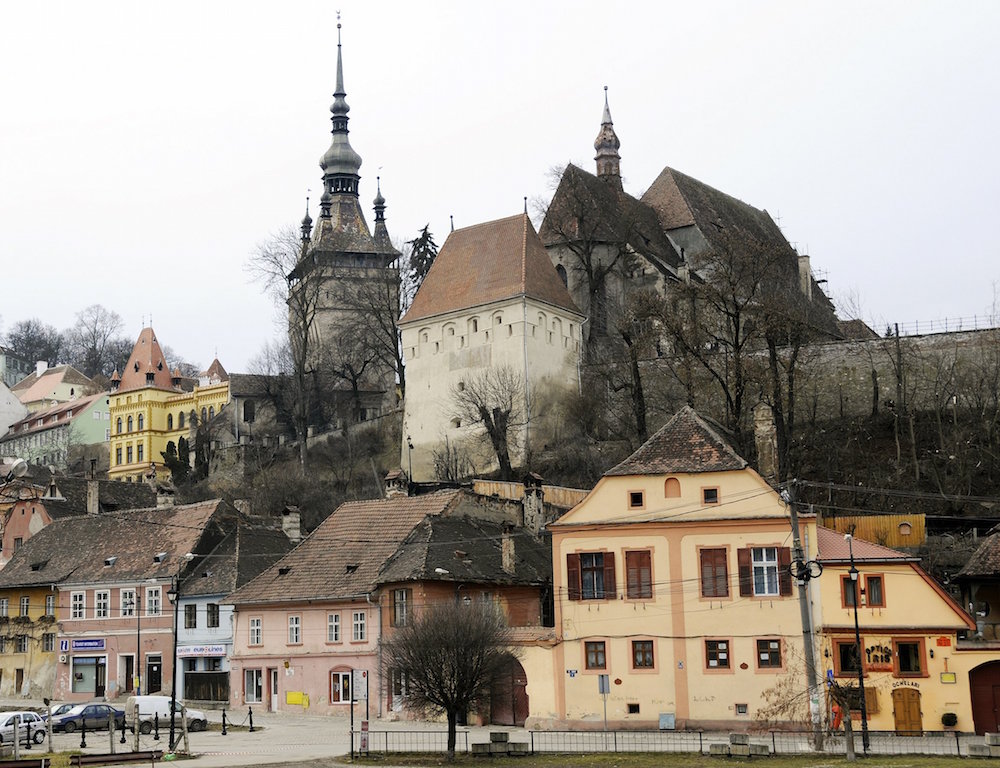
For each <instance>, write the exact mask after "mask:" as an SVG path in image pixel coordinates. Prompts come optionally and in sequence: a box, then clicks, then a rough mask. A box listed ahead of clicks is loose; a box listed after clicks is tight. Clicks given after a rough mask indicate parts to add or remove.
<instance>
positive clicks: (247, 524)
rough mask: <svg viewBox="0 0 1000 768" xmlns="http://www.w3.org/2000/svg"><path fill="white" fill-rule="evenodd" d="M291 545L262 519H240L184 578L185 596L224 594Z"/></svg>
mask: <svg viewBox="0 0 1000 768" xmlns="http://www.w3.org/2000/svg"><path fill="white" fill-rule="evenodd" d="M292 547H293V545H292V542H291V541H289V540H288V537H287V536H286V535H285V534H284V533H283V532H282V531H280V530H276V529H274V528H270V527H266V526H264V525H263V524H262V521H258V522H254V521H252V520H246V519H241V520H239V521H238V523H237V526H236V529H235V530H233V531H231V532H230V533H229V534H228V535H227V536H226V538H224V539H223V540H222V541H221V542H220V543H219V545H218V546H217V547H216V548H215V549H213V550H212V551H211V552H210V553H209V554H208V557H206V558H205V561H204V565H202V566H200V567H198V568H197V569H195V570H194V571H193V572H192V573H191V575H190V576H189V577H188V578H187V579H186V580H185V582H184V584H183V586H182V587H181V592H182V593H183V594H184V595H186V596H198V595H228V594H229V593H230V592H233V591H234V590H236V589H239V588H240V587H242V586H243V585H244V584H246V583H248V582H249V581H251V580H252V579H254V578H255V577H257V576H258V575H259V574H261V573H262V572H263V571H265V570H267V569H268V568H269V567H270V566H271V565H273V564H274V563H275V562H277V561H278V560H279V559H281V557H283V556H284V555H286V554H287V553H288V552H289V551H290V550H291V549H292Z"/></svg>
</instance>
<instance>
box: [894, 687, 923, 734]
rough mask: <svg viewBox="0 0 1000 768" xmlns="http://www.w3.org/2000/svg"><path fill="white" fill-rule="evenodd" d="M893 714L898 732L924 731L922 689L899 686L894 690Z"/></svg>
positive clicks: (917, 732) (916, 732)
mask: <svg viewBox="0 0 1000 768" xmlns="http://www.w3.org/2000/svg"><path fill="white" fill-rule="evenodd" d="M892 716H893V719H894V721H895V724H896V733H915V734H919V733H922V732H923V730H924V721H923V718H922V717H921V712H920V691H918V690H917V689H916V688H897V689H895V690H894V691H893V692H892Z"/></svg>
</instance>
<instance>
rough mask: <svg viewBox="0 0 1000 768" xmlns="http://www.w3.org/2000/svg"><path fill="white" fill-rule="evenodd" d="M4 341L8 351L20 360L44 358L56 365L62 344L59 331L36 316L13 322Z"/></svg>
mask: <svg viewBox="0 0 1000 768" xmlns="http://www.w3.org/2000/svg"><path fill="white" fill-rule="evenodd" d="M6 343H7V346H8V347H9V348H10V351H11V352H13V353H14V354H15V355H16V356H17V357H19V358H21V359H22V360H24V361H26V362H29V363H37V362H38V361H40V360H44V361H46V362H47V363H48V364H49V365H58V363H59V353H60V351H61V349H62V346H63V340H62V335H61V334H60V333H59V331H57V330H56V329H55V328H53V327H52V326H51V325H45V324H44V323H43V322H42V321H41V320H39V319H38V318H37V317H33V318H31V319H30V320H19V321H18V322H16V323H14V324H13V325H12V326H11V327H10V330H9V331H7V334H6Z"/></svg>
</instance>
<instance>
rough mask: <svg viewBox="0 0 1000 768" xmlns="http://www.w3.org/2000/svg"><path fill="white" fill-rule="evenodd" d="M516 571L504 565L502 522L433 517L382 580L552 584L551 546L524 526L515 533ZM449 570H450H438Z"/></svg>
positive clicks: (396, 556) (422, 524)
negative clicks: (440, 570)
mask: <svg viewBox="0 0 1000 768" xmlns="http://www.w3.org/2000/svg"><path fill="white" fill-rule="evenodd" d="M510 536H511V541H512V542H513V545H514V558H515V567H514V573H507V572H506V571H505V570H504V569H503V559H502V551H501V542H502V540H503V537H504V526H503V525H502V524H501V523H497V522H492V521H486V520H477V519H474V518H469V517H455V518H448V517H427V518H425V519H424V520H422V521H421V522H420V523H419V524H418V525H417V526H416V527H415V528H414V529H413V530H412V531H411V532H410V535H409V536H407V537H406V540H405V541H403V543H402V545H401V546H400V547H399V549H397V550H396V551H395V552H394V553H393V554H392V556H391V557H390V558H389V559H388V560H387V561H386V563H385V565H384V566H383V567H382V570H381V572H380V573H379V576H378V581H379V583H380V584H388V583H393V582H406V581H423V580H434V581H453V582H463V583H476V584H526V585H536V584H547V583H548V582H550V581H551V580H552V550H551V545H549V544H547V543H546V542H545V541H543V540H542V539H540V538H537V537H535V536H533V535H532V534H531V532H530V531H528V530H526V529H524V528H515V529H513V530H512V531H511V533H510ZM437 569H443V570H445V571H447V573H438V572H437Z"/></svg>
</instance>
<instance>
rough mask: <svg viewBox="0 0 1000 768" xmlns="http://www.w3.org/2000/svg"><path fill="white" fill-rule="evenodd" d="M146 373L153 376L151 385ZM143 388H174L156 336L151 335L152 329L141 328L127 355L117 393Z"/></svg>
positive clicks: (168, 367)
mask: <svg viewBox="0 0 1000 768" xmlns="http://www.w3.org/2000/svg"><path fill="white" fill-rule="evenodd" d="M147 373H152V374H153V381H152V383H151V384H150V383H149V382H148V380H147ZM144 387H155V388H156V389H174V388H175V387H174V385H173V382H172V381H171V380H170V366H168V365H167V359H166V357H164V356H163V350H162V349H160V342H158V341H157V340H156V334H155V333H153V329H152V328H143V329H142V332H141V333H140V334H139V338H138V339H136V342H135V346H134V347H132V354H131V355H129V358H128V362H127V363H125V370H124V371H123V372H122V380H121V384H119V385H118V391H119V392H125V391H127V390H130V389H142V388H144Z"/></svg>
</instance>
